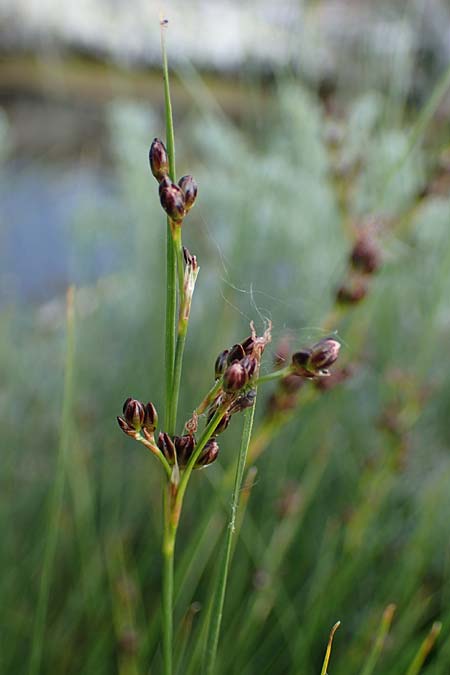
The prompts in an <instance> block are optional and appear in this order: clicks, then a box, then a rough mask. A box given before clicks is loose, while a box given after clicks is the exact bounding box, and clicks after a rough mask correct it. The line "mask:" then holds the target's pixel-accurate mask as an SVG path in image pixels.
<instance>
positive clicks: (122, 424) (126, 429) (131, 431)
mask: <svg viewBox="0 0 450 675" xmlns="http://www.w3.org/2000/svg"><path fill="white" fill-rule="evenodd" d="M117 422H118V423H119V427H120V428H121V429H122V431H123V433H124V434H127V436H131V437H132V438H135V437H136V431H135V430H134V429H133V428H132V427H130V425H129V424H128V423H127V422H126V421H125V420H124V419H123V417H117Z"/></svg>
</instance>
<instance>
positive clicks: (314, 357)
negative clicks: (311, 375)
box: [308, 338, 341, 371]
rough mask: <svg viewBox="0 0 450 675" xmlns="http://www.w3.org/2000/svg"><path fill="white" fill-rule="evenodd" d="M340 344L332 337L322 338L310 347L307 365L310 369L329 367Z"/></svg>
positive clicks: (337, 353)
mask: <svg viewBox="0 0 450 675" xmlns="http://www.w3.org/2000/svg"><path fill="white" fill-rule="evenodd" d="M340 349H341V345H340V343H339V342H338V341H337V340H333V338H324V339H323V340H320V341H319V342H317V343H316V344H315V345H313V346H312V347H311V355H310V357H309V361H308V366H309V367H310V369H311V370H315V371H317V370H322V369H324V368H329V367H330V366H332V365H333V363H334V362H335V361H336V360H337V358H338V356H339V351H340Z"/></svg>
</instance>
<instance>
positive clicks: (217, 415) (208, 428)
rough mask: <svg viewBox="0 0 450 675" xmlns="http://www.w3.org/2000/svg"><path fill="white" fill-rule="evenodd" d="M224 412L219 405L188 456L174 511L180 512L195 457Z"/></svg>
mask: <svg viewBox="0 0 450 675" xmlns="http://www.w3.org/2000/svg"><path fill="white" fill-rule="evenodd" d="M225 412H226V407H220V408H219V409H218V410H217V411H216V413H215V414H214V416H213V417H212V419H211V421H210V422H209V424H208V425H207V426H206V427H205V429H204V431H203V433H202V435H201V437H200V439H199V441H198V443H197V446H196V448H195V452H193V453H192V455H191V457H190V458H189V462H188V464H187V465H186V468H185V469H184V472H183V475H182V477H181V480H180V484H179V486H178V492H177V496H176V500H175V503H176V506H175V511H176V512H177V513H178V514H180V513H181V508H182V506H183V498H184V493H185V492H186V488H187V485H188V483H189V478H190V477H191V473H192V471H193V469H194V466H195V463H196V461H197V459H198V458H199V457H200V453H201V451H202V450H203V448H204V447H205V445H206V444H207V442H208V441H209V439H210V438H211V436H212V435H213V433H214V431H215V430H216V427H217V426H218V425H219V423H220V420H221V419H222V417H223V416H224V415H225Z"/></svg>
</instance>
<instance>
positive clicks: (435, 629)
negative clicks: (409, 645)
mask: <svg viewBox="0 0 450 675" xmlns="http://www.w3.org/2000/svg"><path fill="white" fill-rule="evenodd" d="M441 629H442V624H441V623H440V622H439V621H436V622H435V623H434V624H433V625H432V627H431V630H430V632H429V633H428V635H427V636H426V638H425V640H424V641H423V642H422V644H421V645H420V647H419V650H418V652H417V654H416V655H415V657H414V659H413V660H412V663H411V665H410V666H409V668H408V670H407V671H406V675H419V673H420V671H421V670H422V666H423V664H424V663H425V660H426V658H427V656H428V654H429V653H430V652H431V650H432V649H433V647H434V643H435V642H436V640H437V638H438V636H439V633H440V632H441Z"/></svg>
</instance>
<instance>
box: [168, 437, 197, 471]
mask: <svg viewBox="0 0 450 675" xmlns="http://www.w3.org/2000/svg"><path fill="white" fill-rule="evenodd" d="M173 440H174V444H175V449H176V451H177V459H178V465H179V466H186V464H187V463H188V461H189V458H190V456H191V455H192V453H193V452H194V449H195V438H194V436H191V435H190V434H185V435H184V436H174V439H173Z"/></svg>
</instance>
